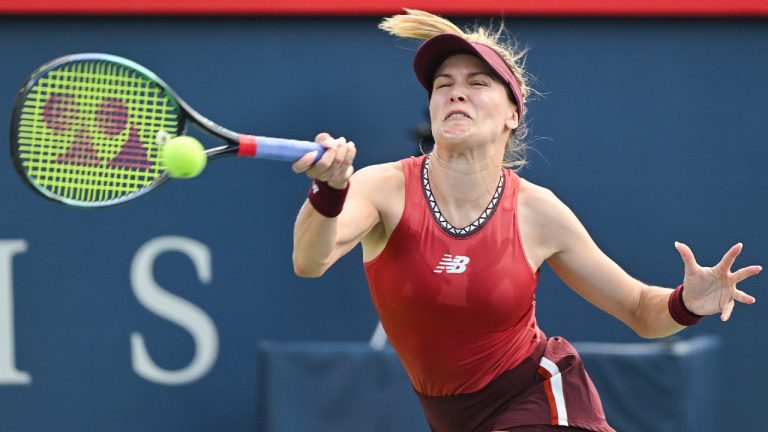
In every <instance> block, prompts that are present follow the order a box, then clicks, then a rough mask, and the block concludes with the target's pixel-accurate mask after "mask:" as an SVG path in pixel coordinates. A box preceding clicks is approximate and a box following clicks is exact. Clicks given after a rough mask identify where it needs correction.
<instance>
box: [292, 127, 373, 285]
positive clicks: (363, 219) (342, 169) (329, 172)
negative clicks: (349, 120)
mask: <svg viewBox="0 0 768 432" xmlns="http://www.w3.org/2000/svg"><path fill="white" fill-rule="evenodd" d="M316 141H317V142H318V143H320V144H322V145H323V146H324V147H326V152H325V154H323V157H322V158H320V160H319V161H318V162H317V163H315V164H314V165H313V164H312V161H313V160H314V154H313V153H310V154H307V155H305V156H304V157H302V158H301V159H299V160H298V161H296V162H295V163H294V164H293V170H294V171H295V172H297V173H301V172H303V173H306V174H307V176H308V177H310V178H311V179H314V180H318V181H325V182H327V183H328V185H329V186H330V187H333V188H335V189H344V188H345V187H346V186H347V185H348V184H349V186H350V187H349V192H348V193H347V197H346V200H345V201H344V207H343V209H342V211H341V213H340V214H339V215H338V216H336V217H332V218H329V217H326V216H323V215H322V214H320V213H318V212H317V211H316V210H315V208H314V207H313V206H312V204H311V203H310V202H309V200H307V201H305V202H304V205H303V206H302V207H301V210H300V211H299V216H298V217H297V219H296V225H295V227H294V235H293V268H294V271H295V272H296V274H297V275H298V276H302V277H319V276H322V275H323V273H325V271H326V270H328V268H329V267H330V266H331V265H333V263H335V262H336V261H337V260H338V259H339V258H341V257H342V256H344V255H345V254H346V253H347V252H349V251H350V250H352V248H354V247H355V246H356V245H357V244H358V243H359V242H360V241H361V240H362V239H363V237H365V235H366V234H367V233H368V232H369V231H371V229H372V228H374V227H375V226H377V225H378V224H379V223H380V221H381V218H380V214H379V211H378V209H377V208H376V206H375V204H374V202H373V201H371V199H370V197H371V196H372V195H373V194H372V193H371V191H372V188H373V187H374V186H375V184H376V182H375V180H376V179H375V177H376V176H374V175H371V172H370V170H362V171H360V172H358V173H354V175H353V171H354V169H353V168H352V162H353V161H354V157H355V153H356V150H355V145H354V143H352V142H347V141H346V140H345V139H344V138H339V139H335V140H334V139H332V138H331V137H330V135H328V134H320V135H318V136H317V138H316Z"/></svg>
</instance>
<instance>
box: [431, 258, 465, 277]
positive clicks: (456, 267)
mask: <svg viewBox="0 0 768 432" xmlns="http://www.w3.org/2000/svg"><path fill="white" fill-rule="evenodd" d="M467 264H469V257H465V256H461V255H456V256H453V255H451V254H444V255H443V259H441V260H440V264H438V265H437V266H436V267H435V269H434V270H432V271H433V272H435V273H442V272H446V273H464V271H465V270H466V269H467Z"/></svg>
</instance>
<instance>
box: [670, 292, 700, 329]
mask: <svg viewBox="0 0 768 432" xmlns="http://www.w3.org/2000/svg"><path fill="white" fill-rule="evenodd" d="M667 307H668V308H669V314H670V315H671V316H672V319H673V320H675V322H676V323H678V324H680V325H682V326H691V325H694V324H696V323H698V322H699V320H701V315H697V314H695V313H693V312H691V311H690V309H688V307H686V306H685V302H684V301H683V285H680V286H679V287H677V288H676V289H675V290H674V291H672V293H671V294H670V295H669V301H668V302H667Z"/></svg>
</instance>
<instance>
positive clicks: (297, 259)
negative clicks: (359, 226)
mask: <svg viewBox="0 0 768 432" xmlns="http://www.w3.org/2000/svg"><path fill="white" fill-rule="evenodd" d="M337 223H338V218H329V217H325V216H323V215H321V214H320V213H318V212H317V210H315V209H314V208H313V207H312V205H311V204H310V203H309V201H305V202H304V205H303V206H302V207H301V210H300V211H299V215H298V217H297V218H296V225H295V226H294V231H293V269H294V271H295V272H296V274H297V275H299V276H302V277H319V276H322V275H323V273H325V271H326V270H327V269H328V267H330V266H331V264H333V262H334V261H335V259H336V258H337V257H334V256H333V255H334V250H335V249H336V243H337V241H336V239H337V232H338V229H337Z"/></svg>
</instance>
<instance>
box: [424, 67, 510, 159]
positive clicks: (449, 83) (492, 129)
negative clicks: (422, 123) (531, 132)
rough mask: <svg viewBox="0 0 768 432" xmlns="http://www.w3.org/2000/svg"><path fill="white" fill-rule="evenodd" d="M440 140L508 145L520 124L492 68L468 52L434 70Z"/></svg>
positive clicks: (433, 102) (432, 107) (433, 108)
mask: <svg viewBox="0 0 768 432" xmlns="http://www.w3.org/2000/svg"><path fill="white" fill-rule="evenodd" d="M429 111H430V117H431V120H432V134H433V135H434V137H435V140H436V141H437V142H438V143H442V144H458V145H475V144H474V143H485V144H493V145H501V148H503V147H504V146H505V145H506V141H507V138H508V137H509V134H510V133H511V131H512V130H513V129H515V128H516V127H517V125H518V117H517V110H516V109H515V106H514V104H513V103H512V102H511V101H510V100H509V98H508V97H507V90H506V86H505V84H504V83H502V82H501V81H500V80H499V79H498V78H496V75H495V74H494V73H493V72H492V70H491V69H490V68H489V67H488V66H487V65H486V64H485V63H484V62H483V61H482V60H480V59H479V58H477V57H475V56H473V55H469V54H458V55H454V56H451V57H448V58H447V59H446V60H445V61H444V62H443V64H442V65H441V66H440V68H439V69H438V70H437V72H436V73H435V79H434V81H433V84H432V97H431V98H430V101H429Z"/></svg>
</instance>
